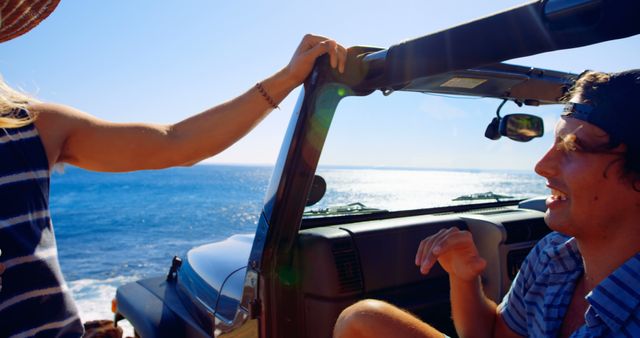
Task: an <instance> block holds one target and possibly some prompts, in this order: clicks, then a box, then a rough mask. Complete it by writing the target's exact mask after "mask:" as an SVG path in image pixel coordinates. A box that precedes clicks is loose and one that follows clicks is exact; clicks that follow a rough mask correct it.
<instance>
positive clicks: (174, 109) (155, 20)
mask: <svg viewBox="0 0 640 338" xmlns="http://www.w3.org/2000/svg"><path fill="white" fill-rule="evenodd" d="M522 3H523V2H522V1H511V0H500V1H481V2H478V1H472V0H464V1H438V2H436V1H427V0H421V1H418V0H416V1H412V0H395V1H393V2H388V1H360V0H350V1H344V0H340V1H337V0H335V1H334V0H328V1H322V2H308V1H281V0H273V1H253V2H248V1H224V2H223V1H213V0H185V1H180V2H176V1H164V0H160V1H159V0H136V1H124V0H108V1H107V0H92V1H77V0H76V1H72V0H62V1H61V4H60V5H59V7H58V8H57V9H56V11H55V12H54V13H53V14H52V15H51V16H50V17H49V18H48V19H47V20H46V21H45V22H44V23H43V24H41V25H40V26H39V27H37V28H36V29H34V30H33V31H32V32H30V33H29V34H27V35H25V36H23V37H20V38H18V39H15V40H13V41H10V42H7V43H4V44H1V45H0V73H1V74H2V75H3V76H4V78H5V80H6V81H7V82H8V83H9V84H10V85H12V86H15V87H19V88H22V89H23V90H25V91H27V92H29V93H31V94H34V95H36V96H37V97H38V98H40V99H42V100H45V101H52V102H58V103H63V104H67V105H71V106H74V107H76V108H78V109H81V110H84V111H86V112H89V113H91V114H93V115H96V116H98V117H100V118H104V119H108V120H112V121H145V122H155V123H168V122H175V121H179V120H180V119H183V118H185V117H187V116H189V115H192V114H194V113H197V112H200V111H201V110H203V109H205V108H207V107H209V106H212V105H215V104H217V103H220V102H223V101H225V100H227V99H230V98H232V97H234V96H235V95H237V94H240V93H242V92H244V91H245V90H246V89H248V88H250V87H251V86H253V84H255V82H257V81H259V80H261V79H263V78H265V77H267V76H269V75H271V74H272V73H273V72H275V71H277V70H278V69H280V68H281V67H283V66H284V65H285V64H286V63H287V62H288V60H289V58H290V56H291V53H292V52H293V50H294V49H295V47H296V46H297V44H298V42H299V41H300V39H301V37H302V36H303V35H304V33H307V32H312V33H316V34H322V35H326V36H330V37H332V38H335V39H336V40H338V41H339V42H340V43H342V44H343V45H345V46H353V45H371V46H380V47H388V46H390V45H393V44H395V43H398V42H400V41H402V40H405V39H408V38H413V37H417V36H421V35H425V34H428V33H432V32H435V31H438V30H441V29H444V28H446V27H449V26H451V25H455V24H460V23H463V22H465V21H469V20H472V19H475V18H478V17H481V16H485V15H488V14H491V13H494V12H496V11H500V10H503V9H506V8H508V7H512V6H515V5H519V4H522ZM639 52H640V37H637V36H636V37H633V38H629V39H625V40H621V41H613V42H608V43H605V44H600V45H596V46H591V47H587V48H583V49H580V50H572V51H560V52H554V53H550V54H543V55H538V56H534V57H529V58H525V59H521V60H515V61H513V62H515V63H521V64H527V65H534V66H539V67H543V68H549V69H558V70H565V71H572V72H580V71H582V70H584V69H586V68H590V69H598V70H604V71H617V70H623V69H627V68H637V67H638V66H639V65H638V62H637V60H638V56H639V55H640V53H639ZM297 94H298V90H296V91H294V92H293V93H292V94H291V95H290V96H289V97H288V98H287V99H286V100H285V101H284V102H283V103H282V104H281V107H282V109H281V110H278V111H275V112H273V113H272V114H271V115H270V116H269V117H268V118H267V119H265V121H264V122H263V123H262V124H261V125H260V126H258V127H257V128H256V129H255V130H254V131H253V132H252V133H251V134H250V135H248V136H247V137H246V138H244V139H243V140H241V141H240V142H239V143H237V144H236V145H234V146H233V147H232V148H231V149H229V150H227V151H225V152H224V153H222V154H220V155H218V156H217V157H215V158H214V159H211V160H209V161H210V162H216V163H265V164H270V163H273V162H274V161H275V159H276V157H277V152H278V150H279V148H280V145H281V142H282V138H283V135H284V132H285V129H286V127H287V124H288V122H289V118H290V114H291V111H292V109H293V106H294V104H295V102H296V98H297ZM425 104H426V103H425ZM428 104H430V105H437V104H440V99H438V98H435V99H433V100H431V101H429V103H428ZM491 104H492V105H493V103H491ZM469 105H470V103H469V102H468V101H463V100H460V101H459V103H454V104H453V105H445V104H442V106H441V107H440V109H438V110H439V111H441V112H444V111H449V112H457V111H460V110H463V109H465V107H467V108H468V106H469ZM487 107H489V105H487ZM492 107H493V106H492ZM492 109H493V108H492ZM548 114H552V113H547V115H548ZM425 116H428V114H426V115H425ZM549 116H551V115H549ZM489 117H490V115H483V116H481V117H480V116H478V117H476V116H475V115H473V116H472V119H477V121H475V120H474V121H473V122H477V123H476V124H478V125H480V124H482V129H483V128H484V125H486V122H488V121H489V119H490V118H489ZM546 119H547V120H549V121H550V122H551V123H552V122H553V118H552V116H551V117H548V116H547V117H546ZM485 121H486V122H485ZM460 128H465V127H464V126H462V125H461V126H460ZM547 130H551V126H549V125H547ZM464 132H465V130H456V131H455V132H454V133H453V134H452V136H454V137H455V135H458V134H460V133H464ZM456 133H457V134H456ZM353 136H354V135H351V137H353ZM360 136H361V138H362V139H367V138H368V136H367V135H356V137H360ZM211 137H215V135H211ZM477 137H478V138H481V135H478V136H477ZM483 142H484V141H483ZM499 142H503V141H502V140H501V141H499ZM505 142H507V141H505ZM544 142H546V141H544ZM544 142H539V143H538V145H536V146H531V148H532V149H533V148H535V151H537V152H541V151H543V149H544V148H546V147H547V146H548V144H543V143H544ZM328 146H331V143H329V142H328ZM500 146H502V147H509V145H505V144H504V143H500ZM493 147H497V146H495V145H494V146H493ZM335 149H338V148H335ZM412 151H415V150H412V149H410V148H408V149H406V153H404V155H405V158H415V156H414V155H412V154H411V153H410V152H412ZM397 152H398V153H402V151H397ZM335 153H336V155H335V156H336V157H335V159H333V160H332V159H331V158H330V159H328V160H327V161H328V163H335V164H341V163H342V162H341V160H340V158H341V156H342V157H346V156H347V155H345V154H340V151H339V150H335ZM469 156H471V157H472V156H473V152H470V153H469ZM397 161H398V162H403V161H404V159H402V158H399V159H397ZM414 165H416V166H440V165H447V164H446V163H442V164H439V163H431V162H424V161H420V160H416V161H415V163H414ZM530 165H531V161H529V162H527V163H523V164H522V166H523V167H527V166H530ZM454 166H461V167H464V166H465V165H464V164H458V165H455V164H454ZM487 167H490V165H487Z"/></svg>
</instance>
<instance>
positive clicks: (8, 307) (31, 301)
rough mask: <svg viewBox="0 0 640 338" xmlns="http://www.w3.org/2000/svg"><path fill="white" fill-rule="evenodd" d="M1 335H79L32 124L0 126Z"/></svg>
mask: <svg viewBox="0 0 640 338" xmlns="http://www.w3.org/2000/svg"><path fill="white" fill-rule="evenodd" d="M0 249H1V250H2V255H1V256H0V263H1V264H3V265H4V267H5V272H4V273H3V274H2V289H0V337H3V338H4V337H7V338H22V337H80V336H82V334H83V329H82V323H81V321H80V319H79V318H78V313H77V309H76V307H75V305H74V303H73V300H72V298H71V296H70V293H69V291H68V289H67V286H66V284H65V283H64V279H63V277H62V273H61V272H60V266H59V264H58V257H57V250H56V242H55V237H54V233H53V228H52V225H51V218H50V215H49V165H48V161H47V157H46V153H45V151H44V148H43V145H42V142H41V140H40V137H39V136H38V132H37V130H36V128H35V127H34V126H33V125H28V126H25V127H21V128H12V129H0Z"/></svg>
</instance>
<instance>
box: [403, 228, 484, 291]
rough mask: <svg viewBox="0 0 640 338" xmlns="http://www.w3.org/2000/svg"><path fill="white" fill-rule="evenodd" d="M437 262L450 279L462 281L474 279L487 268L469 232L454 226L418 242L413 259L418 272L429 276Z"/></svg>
mask: <svg viewBox="0 0 640 338" xmlns="http://www.w3.org/2000/svg"><path fill="white" fill-rule="evenodd" d="M436 261H438V262H439V263H440V265H441V266H442V268H443V269H444V270H445V271H447V272H448V273H449V276H450V277H454V278H458V279H461V280H465V281H471V280H473V279H475V278H477V277H478V276H479V275H480V274H481V273H482V271H483V270H484V268H485V267H486V266H487V262H486V261H485V260H484V259H483V258H482V257H480V256H479V255H478V249H477V248H476V246H475V244H474V243H473V237H472V236H471V233H470V232H468V231H460V230H458V228H456V227H453V228H449V229H442V230H440V231H439V232H438V233H436V234H435V235H432V236H429V237H427V238H425V239H423V240H422V242H420V246H419V247H418V252H417V253H416V260H415V263H416V265H417V266H419V267H420V272H421V273H422V274H425V275H426V274H427V273H429V271H430V270H431V268H432V267H433V265H434V264H435V263H436Z"/></svg>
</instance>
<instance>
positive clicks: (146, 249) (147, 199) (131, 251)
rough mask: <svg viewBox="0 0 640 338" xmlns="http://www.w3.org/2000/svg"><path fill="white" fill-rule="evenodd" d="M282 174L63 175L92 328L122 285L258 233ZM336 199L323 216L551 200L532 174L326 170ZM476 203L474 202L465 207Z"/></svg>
mask: <svg viewBox="0 0 640 338" xmlns="http://www.w3.org/2000/svg"><path fill="white" fill-rule="evenodd" d="M272 170H273V168H272V167H268V166H231V165H197V166H194V167H191V168H173V169H166V170H160V171H141V172H133V173H123V174H105V173H95V172H89V171H85V170H82V169H78V168H75V167H67V168H65V170H64V172H63V173H54V174H53V176H52V179H51V201H50V206H51V214H52V219H53V224H54V228H55V232H56V238H57V242H58V250H59V257H60V264H61V266H62V271H63V273H64V275H65V278H66V279H67V282H68V284H69V287H70V289H71V290H72V292H73V294H74V297H75V299H76V302H77V304H78V306H79V309H80V312H81V316H82V317H83V319H84V320H85V321H86V320H91V319H106V318H111V317H112V314H111V312H110V308H111V299H112V298H113V297H114V295H115V290H116V288H117V287H118V286H120V285H122V284H124V283H127V282H130V281H134V280H136V279H140V278H145V277H151V276H157V275H163V274H166V273H167V272H168V268H169V266H170V262H171V259H172V257H173V256H175V255H177V256H181V257H184V255H185V254H186V252H187V250H189V249H190V248H192V247H194V246H198V245H201V244H205V243H210V242H214V241H218V240H222V239H224V238H226V237H229V236H231V235H233V234H237V233H252V232H253V231H254V230H255V226H256V222H257V220H258V216H259V213H260V211H261V209H262V205H263V199H264V194H265V191H266V188H267V185H268V183H269V180H270V177H271V173H272ZM318 173H319V174H320V175H322V176H323V177H324V178H325V180H326V181H327V193H326V195H325V197H324V198H323V199H322V200H321V201H320V202H319V203H318V204H317V205H315V206H313V208H314V209H322V208H326V207H330V206H336V205H345V204H348V203H352V202H360V203H363V204H365V205H366V206H369V207H376V208H381V209H387V210H400V209H416V208H424V207H435V206H443V205H451V204H456V203H462V202H454V201H452V200H453V199H454V198H456V197H459V196H461V195H464V194H472V193H481V192H488V191H492V192H494V193H497V194H501V195H509V196H513V197H517V198H523V197H530V196H535V195H541V194H545V191H546V188H545V186H544V181H543V179H541V178H540V177H538V176H536V175H535V174H533V173H530V172H507V171H481V170H417V169H411V170H408V169H381V168H323V169H320V170H319V171H318ZM464 203H468V202H464Z"/></svg>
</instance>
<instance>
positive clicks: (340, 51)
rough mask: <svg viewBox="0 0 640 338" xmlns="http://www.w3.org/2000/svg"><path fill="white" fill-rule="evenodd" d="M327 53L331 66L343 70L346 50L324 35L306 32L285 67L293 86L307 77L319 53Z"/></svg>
mask: <svg viewBox="0 0 640 338" xmlns="http://www.w3.org/2000/svg"><path fill="white" fill-rule="evenodd" d="M325 53H327V54H329V59H330V63H331V67H333V68H337V69H338V71H339V72H340V73H342V72H344V65H345V62H346V59H347V50H346V49H345V48H344V47H342V46H341V45H339V44H338V43H337V42H335V41H334V40H331V39H329V38H326V37H324V36H318V35H312V34H307V35H305V36H304V38H303V39H302V41H301V42H300V45H298V48H297V49H296V51H295V53H294V54H293V57H292V58H291V61H289V64H288V65H287V67H286V68H285V70H286V74H287V76H288V77H289V79H290V80H291V81H292V83H293V84H294V86H296V87H297V86H298V85H300V84H301V83H302V82H303V81H304V79H306V78H307V76H308V75H309V72H311V69H312V68H313V64H314V62H315V61H316V58H318V57H319V56H320V55H323V54H325Z"/></svg>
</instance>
